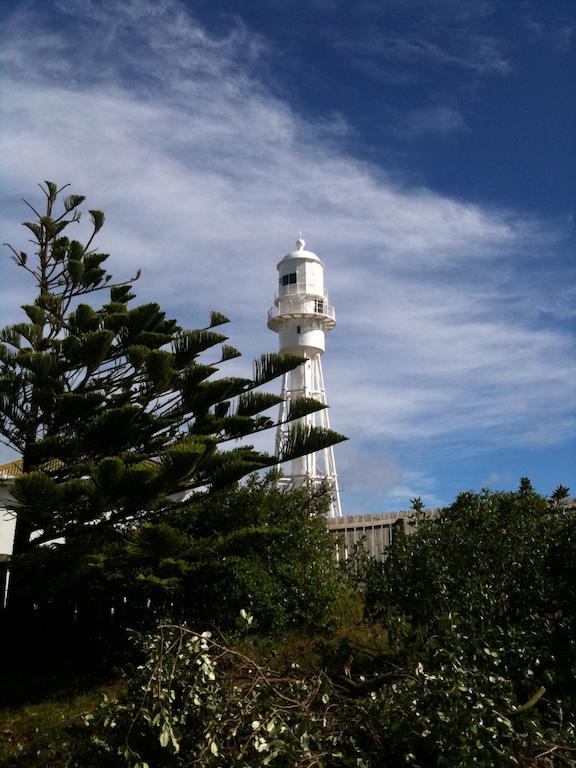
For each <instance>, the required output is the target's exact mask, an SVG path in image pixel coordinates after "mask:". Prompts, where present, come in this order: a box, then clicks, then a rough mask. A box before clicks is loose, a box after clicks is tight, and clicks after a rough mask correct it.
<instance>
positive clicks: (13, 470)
mask: <svg viewBox="0 0 576 768" xmlns="http://www.w3.org/2000/svg"><path fill="white" fill-rule="evenodd" d="M63 466H64V463H63V462H62V461H60V459H52V460H51V461H47V462H46V464H43V465H42V467H41V469H43V470H44V471H46V472H50V471H51V470H54V469H60V467H63ZM23 473H24V469H23V465H22V459H13V460H12V461H7V462H6V463H5V464H0V482H2V480H14V478H15V477H18V475H22V474H23Z"/></svg>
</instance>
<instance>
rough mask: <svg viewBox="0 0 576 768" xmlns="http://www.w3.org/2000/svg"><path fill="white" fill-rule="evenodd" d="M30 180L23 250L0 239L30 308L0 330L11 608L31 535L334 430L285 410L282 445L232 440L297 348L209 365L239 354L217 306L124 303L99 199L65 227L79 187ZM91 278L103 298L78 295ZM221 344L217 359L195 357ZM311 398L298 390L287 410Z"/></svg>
mask: <svg viewBox="0 0 576 768" xmlns="http://www.w3.org/2000/svg"><path fill="white" fill-rule="evenodd" d="M41 189H42V191H43V193H44V196H45V210H44V212H43V213H41V212H39V211H38V210H37V209H36V208H34V207H33V206H31V205H30V204H29V203H26V204H27V205H28V207H29V208H31V210H32V211H33V212H34V215H35V217H36V218H35V220H33V221H28V222H25V224H24V226H26V227H27V229H28V230H29V231H30V232H31V233H32V236H33V237H32V241H31V242H32V244H33V253H32V254H31V255H29V254H28V253H27V252H24V251H21V250H18V249H16V248H15V247H13V246H11V245H9V246H8V247H9V249H10V251H11V255H12V258H13V260H14V262H15V263H16V264H17V266H18V267H19V268H21V269H23V270H25V271H26V272H27V273H28V274H29V275H30V278H31V279H32V281H33V283H34V285H35V286H36V289H37V295H36V297H35V299H34V302H33V303H32V304H26V305H24V306H23V307H22V309H23V310H24V312H25V313H26V316H27V320H28V322H20V323H16V324H13V325H9V326H7V327H5V328H4V329H3V330H2V331H1V332H0V439H2V441H3V442H4V443H5V444H6V445H8V446H9V447H10V448H11V449H12V450H13V451H15V452H16V453H17V454H19V456H20V457H21V461H22V474H21V475H20V476H18V477H17V478H16V479H15V481H14V484H13V488H12V495H13V497H14V502H13V504H12V505H11V511H12V512H13V513H14V515H15V516H16V528H15V537H14V549H13V557H12V561H13V562H12V574H11V580H10V590H9V595H8V606H7V608H8V615H9V616H10V615H11V616H12V617H14V618H16V617H20V618H22V617H23V615H25V614H26V613H27V611H28V610H29V608H30V606H29V604H28V601H27V599H26V598H25V594H26V590H25V584H24V583H23V579H22V578H21V577H20V575H19V565H20V563H22V562H25V559H26V557H27V556H28V555H29V554H30V553H31V552H33V551H34V550H37V548H38V547H41V546H42V545H44V544H47V543H48V542H52V541H54V540H56V539H60V540H63V541H64V542H66V543H71V542H74V541H79V540H82V538H83V537H84V538H86V537H89V538H90V539H91V540H95V539H98V537H99V536H105V535H106V532H107V531H109V530H110V529H113V528H115V527H118V526H123V525H126V524H131V525H134V524H136V523H138V522H139V521H143V520H146V519H147V518H148V517H149V516H150V515H152V514H155V515H158V513H159V511H161V510H162V509H163V508H164V507H166V508H167V507H169V506H172V505H173V503H174V501H173V498H174V495H178V494H183V493H184V492H186V491H190V490H193V489H195V488H208V489H218V488H221V487H223V486H225V485H226V484H228V483H231V482H234V481H236V480H238V479H240V478H241V477H243V476H245V475H247V474H248V473H251V472H253V471H256V470H260V469H263V468H266V467H272V466H275V465H277V464H279V463H281V462H284V461H288V460H290V459H292V458H294V457H296V456H300V455H304V454H306V453H309V452H311V451H315V450H320V449H321V448H323V447H325V446H327V445H331V444H334V443H336V442H339V441H340V440H343V439H345V438H344V437H343V436H342V435H339V434H337V433H336V432H333V431H331V430H323V429H320V428H303V427H302V426H301V424H299V423H295V424H293V426H292V428H291V430H290V431H289V433H288V437H287V439H286V441H285V444H284V445H283V446H282V451H281V454H280V456H279V457H275V456H271V455H269V454H267V453H263V452H261V451H256V450H254V449H253V447H252V446H250V445H245V444H243V443H241V444H240V445H238V444H237V441H242V440H243V439H245V438H247V437H249V436H250V435H253V434H255V433H257V432H260V431H262V430H265V429H269V428H271V427H275V426H276V423H275V422H274V421H273V420H272V419H270V418H269V417H268V416H266V415H264V414H263V412H264V411H266V410H267V409H268V408H270V407H272V406H273V405H275V404H277V403H278V402H279V401H280V398H279V397H278V396H276V395H273V394H269V393H266V392H260V391H257V390H258V388H259V387H260V386H262V385H265V384H267V383H268V382H270V381H271V380H273V379H275V378H276V377H278V376H280V375H282V374H283V373H284V372H286V371H288V370H291V369H293V368H295V367H296V366H298V365H300V364H301V362H302V360H301V358H299V357H296V356H280V355H278V354H265V355H262V356H261V357H260V358H259V359H258V360H256V361H255V362H254V369H253V376H252V378H250V379H249V378H238V377H222V378H215V374H216V373H217V371H218V370H219V369H218V366H219V365H220V364H221V363H224V362H225V361H226V360H228V359H231V358H233V357H237V356H238V355H239V354H240V353H239V352H238V351H237V350H236V349H235V348H234V347H232V346H230V345H228V344H226V343H225V342H226V341H227V337H226V336H224V335H222V334H221V333H219V332H217V331H215V330H214V328H216V327H218V326H221V325H223V324H225V323H227V322H228V319H227V318H226V317H225V316H224V315H222V314H220V313H218V312H213V313H212V314H211V318H210V325H209V326H208V327H206V328H201V329H195V330H185V329H182V328H181V327H180V326H178V324H177V322H176V321H175V320H170V319H166V315H165V313H164V312H163V311H162V309H161V308H160V307H159V305H158V304H155V303H150V304H145V305H140V306H135V307H131V306H129V304H130V302H131V301H132V300H133V299H134V298H135V297H134V294H133V293H132V291H131V286H132V284H133V283H134V281H135V280H137V279H138V277H139V273H138V274H137V275H136V276H135V277H134V278H131V279H128V280H125V281H121V282H115V281H114V280H113V279H112V276H111V275H110V274H109V273H108V272H107V271H106V269H105V268H104V266H103V264H104V263H105V262H106V260H107V259H108V255H107V254H104V253H100V252H99V251H98V250H97V248H96V247H95V245H94V240H95V237H96V235H97V234H98V232H99V231H100V229H101V228H102V226H103V224H104V214H103V213H102V211H99V210H90V211H89V214H90V217H91V223H92V231H91V233H90V236H89V237H88V240H87V241H86V242H84V243H83V242H80V241H79V240H75V239H71V237H69V236H68V234H69V233H70V230H71V228H73V226H74V225H75V224H76V223H77V222H79V220H80V216H81V214H80V207H81V205H82V203H83V202H84V197H83V196H81V195H73V194H69V195H67V196H65V197H62V195H61V193H62V192H63V190H64V187H63V188H60V189H59V188H58V186H57V185H56V184H55V183H54V182H50V181H46V182H45V183H44V185H41ZM60 202H61V203H62V205H61V207H58V206H59V203H60ZM102 290H106V291H108V292H109V299H108V301H107V302H106V303H103V304H102V305H101V306H99V307H94V306H92V304H89V303H88V301H89V300H90V299H94V298H95V297H96V296H97V295H98V293H99V292H100V291H102ZM219 345H222V346H221V347H220V350H219V352H218V353H215V358H216V359H215V360H214V362H211V363H206V362H203V360H204V357H205V356H206V353H208V354H209V352H210V351H212V350H215V348H216V347H217V346H219ZM203 353H204V356H203V357H202V358H200V356H201V355H203ZM322 407H324V406H322V405H321V404H320V403H318V402H317V401H315V400H312V399H310V398H301V399H295V400H293V401H292V403H291V405H290V409H289V413H288V416H287V421H289V422H294V421H295V420H297V419H299V418H300V417H302V416H303V415H305V414H306V413H310V412H312V411H314V410H317V409H320V408H322ZM226 443H228V444H232V446H233V447H231V448H227V446H225V445H223V444H226Z"/></svg>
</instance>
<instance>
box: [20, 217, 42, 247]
mask: <svg viewBox="0 0 576 768" xmlns="http://www.w3.org/2000/svg"><path fill="white" fill-rule="evenodd" d="M22 226H24V227H28V229H29V230H30V232H32V233H33V234H34V236H35V237H36V240H37V241H38V242H41V241H42V227H41V226H40V224H36V223H35V222H33V221H25V222H24V223H23V225H22Z"/></svg>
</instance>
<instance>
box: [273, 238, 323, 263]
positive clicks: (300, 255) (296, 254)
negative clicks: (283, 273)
mask: <svg viewBox="0 0 576 768" xmlns="http://www.w3.org/2000/svg"><path fill="white" fill-rule="evenodd" d="M305 245H306V243H305V242H304V240H301V239H298V240H296V250H295V251H291V252H290V253H287V254H286V256H284V258H283V259H281V261H280V263H279V264H278V266H280V264H283V263H284V262H285V261H290V260H291V259H305V260H306V261H317V262H318V263H319V264H322V266H324V262H323V261H322V259H321V258H320V257H319V256H317V255H316V254H315V253H314V252H313V251H305V250H304V246H305Z"/></svg>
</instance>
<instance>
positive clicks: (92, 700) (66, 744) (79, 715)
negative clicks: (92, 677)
mask: <svg viewBox="0 0 576 768" xmlns="http://www.w3.org/2000/svg"><path fill="white" fill-rule="evenodd" d="M124 687H125V686H124V683H120V682H115V683H108V684H106V685H101V686H99V687H97V688H94V689H93V690H91V691H87V692H83V693H79V694H76V695H72V696H71V697H68V698H62V699H57V700H53V701H45V702H42V703H39V704H27V705H24V706H20V707H15V708H12V707H5V708H3V709H1V710H0V766H2V768H75V767H76V766H78V768H80V766H81V767H82V768H91V767H92V766H94V768H96V766H101V764H102V763H101V758H100V762H98V758H95V757H94V756H92V757H91V754H90V753H91V749H90V746H91V745H90V740H89V737H88V734H87V732H86V730H85V726H84V720H83V715H84V714H85V713H87V712H91V711H94V709H96V707H97V706H98V704H99V703H100V701H101V699H102V695H103V694H106V695H107V696H108V697H110V698H115V697H117V696H118V695H119V694H120V693H121V692H122V691H123V690H124Z"/></svg>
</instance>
